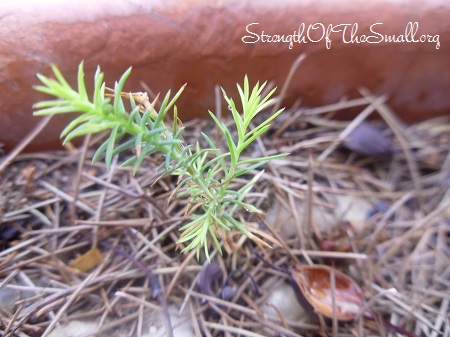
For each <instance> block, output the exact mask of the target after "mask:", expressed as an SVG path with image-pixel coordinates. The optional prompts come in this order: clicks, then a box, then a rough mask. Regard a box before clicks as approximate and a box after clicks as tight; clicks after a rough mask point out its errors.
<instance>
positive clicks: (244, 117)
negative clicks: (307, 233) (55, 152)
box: [34, 63, 286, 259]
mask: <svg viewBox="0 0 450 337" xmlns="http://www.w3.org/2000/svg"><path fill="white" fill-rule="evenodd" d="M53 72H54V75H55V78H54V79H53V78H48V77H45V76H43V75H41V74H38V75H37V76H38V78H39V80H40V81H41V82H42V84H43V85H40V86H37V87H36V89H37V90H38V91H40V92H43V93H46V94H48V95H51V96H54V97H56V99H53V100H48V101H42V102H39V103H37V104H35V106H34V108H35V109H36V111H35V113H34V114H35V115H37V116H43V115H54V114H64V113H73V112H76V113H79V114H80V115H79V116H78V117H77V118H75V119H74V120H73V121H72V122H71V123H69V125H67V127H66V128H65V129H64V130H63V132H62V134H61V137H62V138H64V143H66V142H69V141H70V140H72V139H73V138H75V137H79V136H84V135H87V134H91V133H99V132H104V131H107V132H108V133H109V135H108V137H107V139H106V140H105V141H104V142H103V144H102V145H101V146H100V147H99V148H98V149H97V151H96V153H95V155H94V157H93V161H96V160H98V159H99V158H100V157H102V156H103V155H104V157H105V162H106V165H107V166H108V167H110V166H111V162H112V159H113V157H114V156H116V155H118V154H120V153H123V152H124V151H125V150H129V149H131V150H132V153H133V154H132V155H131V156H130V157H129V158H127V159H126V160H125V161H124V162H123V163H122V165H123V166H126V165H131V166H133V171H134V172H135V173H136V172H137V171H138V169H139V168H140V167H141V165H142V163H143V160H144V159H145V158H146V157H147V156H150V155H152V154H153V153H156V152H159V153H162V154H163V155H164V157H165V160H164V162H163V163H161V165H160V166H159V168H158V171H159V172H161V177H164V176H167V175H175V176H178V177H179V179H178V185H177V187H176V188H175V189H174V191H173V192H172V196H171V197H173V196H175V197H185V198H187V200H188V202H187V206H186V210H185V214H186V217H187V218H189V222H188V223H187V224H186V225H184V226H183V227H181V228H180V231H182V233H181V235H180V239H179V241H178V244H180V245H181V244H182V245H184V249H183V251H184V252H187V251H190V250H192V249H196V250H197V257H198V256H199V253H200V250H201V248H203V249H204V251H205V254H206V257H207V258H208V259H209V246H210V245H209V243H210V242H209V241H208V240H209V239H211V240H212V242H213V243H214V244H215V246H216V247H217V249H218V251H219V252H220V253H221V252H222V248H221V243H220V239H222V241H223V242H226V239H227V238H228V237H229V236H230V230H231V229H237V230H239V231H240V232H241V233H242V234H244V235H246V236H248V237H249V238H250V239H252V240H253V241H255V242H256V243H257V244H258V245H266V246H267V243H266V242H264V241H263V240H261V239H260V238H259V237H257V236H256V235H255V234H253V233H252V228H250V227H249V226H246V224H245V223H242V222H241V221H239V220H237V219H236V217H237V213H238V212H237V211H238V210H239V209H240V208H244V209H246V210H247V211H250V212H255V213H261V211H260V210H259V209H258V208H256V207H255V206H254V205H252V204H250V203H248V202H246V201H245V197H246V195H247V194H248V192H249V191H250V190H251V188H252V186H253V185H254V184H255V182H256V181H257V180H258V178H259V177H260V176H261V173H262V172H259V173H257V174H256V175H254V176H253V178H252V179H250V181H249V182H248V183H246V184H245V185H244V186H242V187H240V188H239V189H237V190H234V189H232V188H230V184H231V183H232V182H233V181H234V180H235V179H236V178H237V177H239V176H242V175H244V174H248V173H249V172H250V171H252V170H254V169H256V168H259V167H260V166H262V165H264V164H266V163H267V162H268V161H269V160H271V159H275V158H281V157H284V156H285V155H286V154H279V155H275V156H268V157H258V158H242V156H241V155H242V153H243V152H244V150H245V149H246V148H248V147H249V146H250V144H252V143H253V142H254V141H255V140H256V139H257V138H258V137H260V136H261V135H262V134H263V133H264V132H266V131H267V129H268V128H269V126H270V123H271V122H272V121H273V120H274V119H275V118H276V117H277V116H278V115H279V114H280V113H281V112H282V111H283V109H281V110H278V111H277V112H275V113H274V114H272V115H271V116H270V117H269V118H267V119H266V120H264V121H263V122H262V123H260V124H257V123H256V121H255V117H256V116H257V115H258V113H260V112H261V111H263V110H264V109H266V108H268V107H269V106H271V105H272V104H273V103H274V99H273V98H271V97H272V95H273V93H274V91H275V89H274V90H272V91H270V92H269V93H268V94H267V95H265V96H264V95H263V94H262V91H263V89H264V87H265V83H264V84H262V85H259V84H258V83H257V84H256V85H255V86H254V87H253V89H250V85H249V81H248V79H247V77H245V79H244V85H243V87H241V86H239V85H238V91H239V96H240V100H241V104H240V105H241V106H242V111H240V112H239V111H238V108H237V107H236V104H235V102H234V101H233V99H232V98H230V97H228V96H227V94H226V93H225V91H224V90H222V92H223V96H224V99H225V101H226V103H227V104H228V106H229V107H230V110H231V114H232V116H233V120H234V123H235V125H234V127H235V130H234V131H235V133H236V134H234V133H233V135H232V131H233V130H231V131H230V129H229V128H228V126H227V125H226V124H225V123H224V122H222V121H220V120H219V119H218V118H217V117H216V116H215V115H214V114H213V113H212V112H210V115H211V118H212V119H213V120H214V122H215V123H216V124H217V126H218V128H219V130H220V131H221V132H222V133H223V135H224V138H225V139H226V145H227V148H228V149H227V151H226V152H222V151H221V150H220V149H219V147H218V146H216V145H215V144H214V142H213V140H212V139H211V138H210V137H209V136H208V135H206V134H205V133H202V135H201V136H202V137H203V138H204V140H205V143H206V144H208V145H207V146H208V147H207V148H202V147H201V145H200V143H197V144H186V143H185V142H184V140H183V138H182V133H183V126H182V124H181V123H180V121H179V119H178V116H177V108H176V106H175V102H176V100H177V99H178V98H179V97H180V95H181V93H182V92H183V89H184V86H183V87H182V88H181V89H180V90H178V92H177V93H176V94H175V95H174V96H173V97H171V94H170V91H169V92H168V93H167V94H166V95H165V97H164V99H163V100H162V102H161V104H160V107H159V109H158V110H157V109H156V108H155V107H156V105H157V99H158V97H157V98H156V99H155V100H154V101H153V102H150V101H149V99H148V96H147V94H146V93H127V92H124V91H123V88H124V85H125V82H126V80H127V78H128V76H129V75H130V72H131V68H130V69H128V70H127V71H126V72H125V73H124V74H123V76H122V77H121V78H120V80H119V81H118V82H116V83H115V86H114V89H109V88H107V87H106V86H105V83H104V82H103V77H104V76H103V73H102V72H101V71H100V68H97V71H96V73H95V78H94V92H93V95H92V98H90V97H89V95H88V93H87V90H86V86H85V82H84V71H83V63H81V64H80V66H79V68H78V86H77V88H76V89H73V88H72V87H71V86H70V85H69V84H68V83H67V81H66V80H65V79H64V77H63V75H62V74H61V72H60V71H59V70H58V68H57V67H56V66H53ZM124 99H126V100H129V102H130V104H129V105H130V106H131V108H130V109H128V110H127V108H126V104H125V103H124ZM171 110H173V122H172V123H170V124H169V123H168V121H167V120H168V118H167V115H168V113H169V112H170V111H171ZM255 123H256V125H255ZM208 238H209V239H208Z"/></svg>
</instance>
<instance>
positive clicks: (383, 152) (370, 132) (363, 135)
mask: <svg viewBox="0 0 450 337" xmlns="http://www.w3.org/2000/svg"><path fill="white" fill-rule="evenodd" d="M344 146H345V147H346V148H347V149H349V150H351V151H354V152H356V153H359V154H362V155H366V156H372V157H378V156H387V155H391V154H392V152H393V146H392V142H391V141H390V139H389V138H388V137H386V136H385V135H384V133H383V132H382V131H381V130H380V129H379V128H377V127H375V126H373V125H372V124H369V123H361V124H359V125H358V126H357V127H356V128H355V129H353V131H352V132H351V133H350V134H349V135H348V137H347V140H346V141H345V142H344Z"/></svg>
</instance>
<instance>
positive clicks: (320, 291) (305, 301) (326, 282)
mask: <svg viewBox="0 0 450 337" xmlns="http://www.w3.org/2000/svg"><path fill="white" fill-rule="evenodd" d="M333 274H334V279H335V282H334V283H335V287H336V288H335V289H334V291H333V287H332V282H331V277H332V276H333ZM291 278H292V281H293V286H294V290H295V293H296V295H297V298H298V300H299V302H300V303H301V304H302V305H303V306H304V307H305V308H306V309H307V310H308V311H310V312H311V313H312V314H321V315H323V316H324V317H326V318H329V319H332V318H333V296H334V298H335V306H336V318H337V320H338V321H351V320H353V319H354V318H355V317H357V316H358V315H359V314H360V312H361V308H362V307H363V304H364V297H363V292H362V290H361V288H360V287H359V286H358V284H356V282H355V281H353V279H351V278H350V277H348V276H347V275H345V274H343V273H342V272H340V271H339V270H337V269H334V268H331V267H328V266H325V265H312V266H298V267H296V268H295V269H292V270H291Z"/></svg>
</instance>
